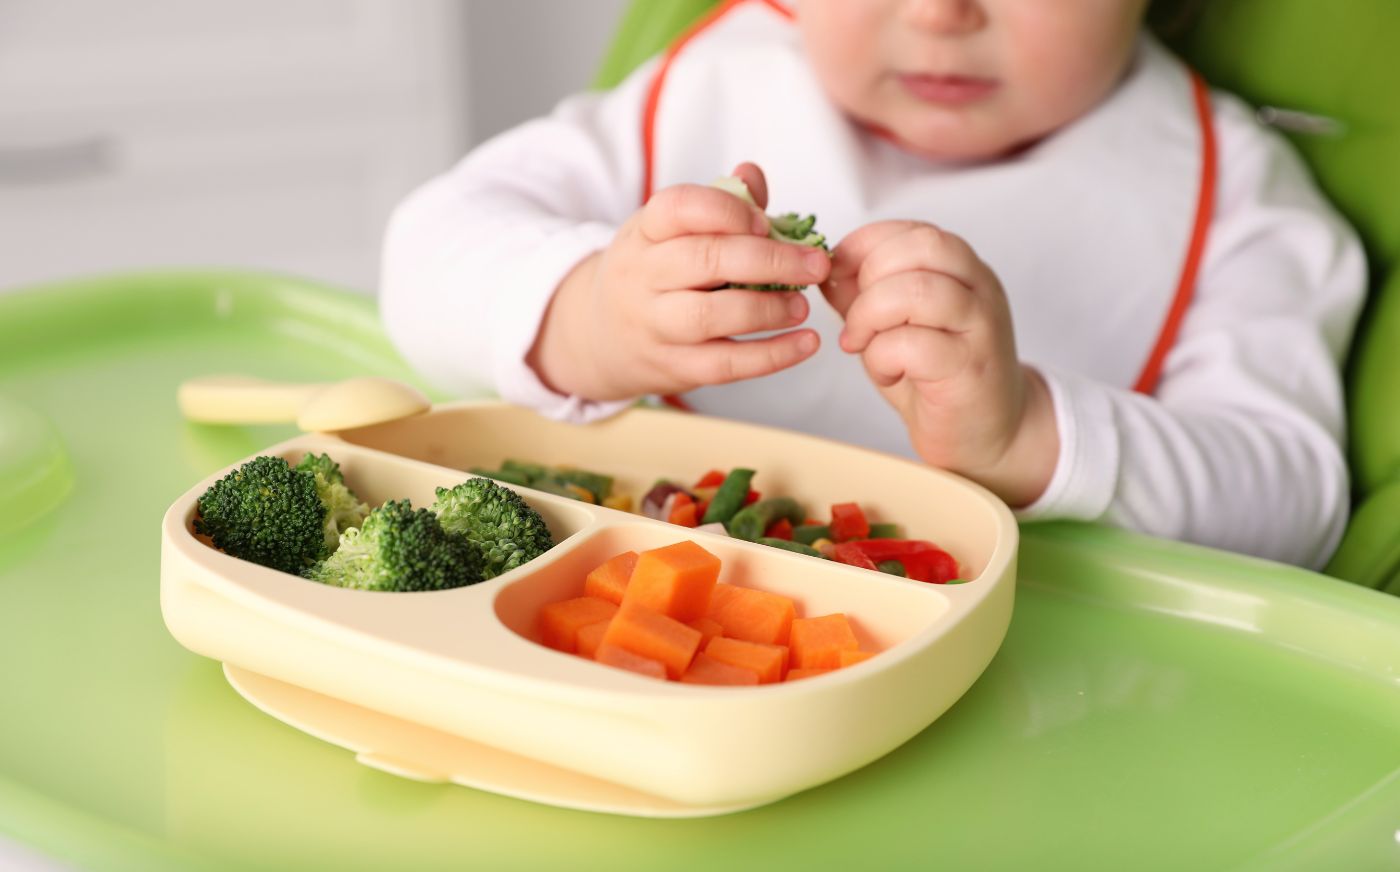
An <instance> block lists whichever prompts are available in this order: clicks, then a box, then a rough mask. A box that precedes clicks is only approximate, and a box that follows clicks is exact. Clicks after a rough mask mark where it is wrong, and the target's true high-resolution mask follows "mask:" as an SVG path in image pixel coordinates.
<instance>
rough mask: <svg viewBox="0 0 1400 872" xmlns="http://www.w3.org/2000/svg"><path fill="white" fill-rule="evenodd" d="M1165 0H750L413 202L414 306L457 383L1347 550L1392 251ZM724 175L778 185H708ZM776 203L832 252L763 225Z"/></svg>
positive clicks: (1027, 512) (1100, 515)
mask: <svg viewBox="0 0 1400 872" xmlns="http://www.w3.org/2000/svg"><path fill="white" fill-rule="evenodd" d="M1145 6H1146V0H1057V2H1055V3H1041V2H1031V0H802V2H801V3H799V4H797V5H796V6H795V7H789V6H787V5H784V4H781V3H779V2H777V0H732V2H729V3H726V4H724V5H723V6H722V7H720V8H719V9H718V10H717V12H716V13H715V14H713V15H712V16H710V18H708V19H707V20H706V21H705V22H703V23H702V24H701V25H699V26H698V27H697V28H694V29H692V31H691V32H690V33H689V34H688V35H687V36H686V37H684V38H683V39H682V40H681V41H680V42H678V43H677V44H676V45H675V46H673V47H672V49H671V50H670V51H669V52H668V53H667V54H666V55H664V56H663V57H661V58H658V59H655V60H653V61H652V62H651V63H649V64H647V65H646V66H644V67H643V68H642V69H640V70H638V71H637V72H636V73H635V74H633V75H632V76H631V77H630V78H629V79H628V80H627V81H625V82H624V83H623V84H622V85H620V86H619V87H617V88H616V89H614V90H613V91H611V92H609V93H606V94H586V95H582V96H579V97H575V98H573V99H570V100H568V101H565V102H564V103H563V104H561V105H560V107H559V108H558V109H557V110H556V111H555V112H554V114H553V115H551V116H550V117H548V118H545V119H540V120H536V121H533V122H530V123H528V124H525V125H523V126H521V127H519V128H517V129H516V130H513V131H510V132H508V133H506V134H504V135H502V136H500V137H497V138H496V139H494V140H492V141H490V142H488V143H486V144H485V145H483V146H481V147H480V148H478V149H477V150H476V151H475V152H473V153H472V154H471V155H469V156H468V157H467V158H466V159H465V160H464V161H462V163H461V164H459V165H458V166H457V167H456V168H455V169H453V170H452V171H451V172H450V173H448V174H447V175H445V176H443V177H441V178H439V179H436V180H434V181H432V182H430V183H429V184H428V185H426V186H425V187H424V188H422V189H421V190H419V191H418V192H416V193H415V194H414V195H413V196H412V197H410V198H409V199H408V200H407V201H406V202H405V203H404V204H403V205H402V206H401V207H400V208H399V210H398V211H397V212H396V214H395V216H394V218H393V220H392V222H391V225H390V229H389V233H388V240H387V245H386V251H385V262H384V277H383V278H384V281H383V288H382V308H383V313H384V318H385V322H386V324H387V325H388V329H389V331H390V334H391V336H393V338H394V340H395V342H396V343H397V344H398V346H399V348H400V349H401V350H402V351H403V353H404V354H405V355H406V356H407V357H408V358H409V360H410V361H411V362H413V363H414V364H415V365H416V366H417V367H418V368H419V369H420V370H422V371H423V372H424V373H425V374H426V375H428V376H429V377H431V378H433V379H434V380H436V381H437V382H439V383H440V384H441V385H443V386H445V387H447V388H448V389H451V390H455V391H459V392H470V391H480V390H482V389H484V388H485V389H494V390H496V391H497V392H499V393H500V394H501V396H503V397H504V398H506V399H508V400H511V401H514V402H517V403H521V404H524V405H528V406H530V407H533V408H535V409H537V410H538V411H540V412H541V413H543V414H546V415H549V416H551V417H556V418H562V419H567V420H574V421H587V420H592V419H596V418H598V417H601V416H605V415H608V414H612V413H614V412H616V411H617V410H619V409H621V408H623V407H624V406H626V405H627V404H629V403H630V402H632V401H634V400H635V399H636V398H638V397H641V396H644V395H649V394H655V395H672V396H674V395H683V397H682V398H681V399H679V400H676V402H677V403H683V404H684V405H687V406H688V407H691V408H694V409H695V410H697V411H700V412H704V413H709V414H716V415H722V416H726V417H731V418H739V419H745V420H751V421H757V422H761V423H768V424H774V425H779V426H785V427H789V428H793V429H800V430H804V431H807V432H812V433H817V434H820V435H824V436H828V437H831V438H835V439H841V440H844V441H848V442H852V443H857V444H861V445H866V446H870V447H873V448H878V449H882V450H886V451H892V452H897V453H900V454H904V455H906V456H910V457H914V458H917V459H920V460H922V461H924V462H926V463H929V464H932V465H935V466H938V467H941V468H944V469H949V470H952V471H954V472H957V473H959V474H961V475H964V476H966V477H968V478H970V479H972V480H974V481H977V482H980V483H981V484H983V485H984V486H986V487H987V488H989V489H991V490H992V491H993V492H995V493H996V494H998V495H999V496H1000V497H1002V498H1003V499H1004V500H1005V501H1006V502H1007V503H1008V504H1010V505H1011V506H1013V507H1016V508H1017V509H1018V510H1019V513H1020V514H1021V516H1022V517H1025V518H1078V519H1090V520H1101V521H1104V522H1107V523H1112V524H1117V525H1121V526H1125V527H1129V528H1133V529H1137V530H1142V531H1145V532H1148V533H1152V534H1155V535H1160V536H1166V537H1172V538H1178V539H1185V540H1189V541H1195V542H1200V543H1205V544H1210V545H1215V546H1218V547H1223V548H1229V549H1233V550H1237V551H1242V552H1247V553H1253V554H1258V555H1263V556H1268V557H1272V558H1275V559H1279V560H1284V561H1290V562H1294V563H1299V564H1304V565H1311V566H1318V565H1321V564H1322V563H1324V562H1325V561H1326V559H1327V557H1328V556H1329V555H1330V553H1331V551H1332V549H1333V548H1334V547H1335V546H1336V543H1337V541H1338V539H1339V537H1340V535H1341V531H1342V528H1343V526H1344V524H1345V521H1346V515H1347V505H1348V482H1347V472H1346V466H1345V463H1344V460H1343V456H1342V451H1341V448H1340V444H1341V439H1342V429H1343V422H1344V416H1343V407H1342V396H1341V388H1340V384H1339V377H1338V363H1337V362H1338V360H1339V358H1340V356H1341V354H1342V352H1343V350H1344V348H1345V345H1346V342H1347V340H1348V338H1349V336H1350V332H1351V329H1352V325H1353V321H1354V319H1355V317H1356V314H1357V310H1358V308H1359V305H1360V302H1361V299H1362V296H1363V291H1364V286H1365V267H1364V259H1363V255H1362V252H1361V249H1360V247H1359V244H1358V242H1357V240H1356V238H1355V237H1354V235H1353V234H1352V232H1351V231H1350V230H1349V229H1348V228H1347V226H1346V225H1345V224H1344V223H1343V222H1342V221H1341V220H1340V219H1339V218H1338V217H1337V215H1336V214H1335V213H1334V212H1333V211H1332V210H1331V209H1330V208H1329V207H1328V205H1327V204H1326V203H1325V201H1324V200H1323V199H1322V198H1321V197H1320V195H1319V194H1318V193H1317V191H1316V190H1315V188H1314V186H1313V185H1312V183H1311V182H1310V180H1309V178H1308V176H1307V174H1306V172H1305V170H1304V169H1303V167H1302V166H1301V164H1300V162H1299V161H1298V159H1297V158H1296V157H1295V156H1294V154H1293V153H1292V152H1291V150H1290V149H1289V148H1288V146H1287V144H1286V143H1285V142H1284V141H1283V140H1282V139H1281V138H1280V137H1278V136H1276V135H1274V134H1273V133H1271V132H1270V131H1267V130H1265V129H1262V128H1260V127H1259V126H1258V125H1257V124H1256V122H1255V121H1254V119H1253V116H1252V114H1251V113H1250V112H1249V111H1248V109H1247V107H1246V106H1245V105H1244V104H1243V103H1241V102H1240V101H1238V100H1236V99H1234V98H1232V97H1229V96H1227V95H1223V94H1218V93H1210V92H1209V91H1207V90H1206V88H1205V87H1204V85H1203V84H1202V83H1201V82H1200V81H1199V79H1197V78H1196V77H1195V76H1194V75H1193V74H1192V73H1191V71H1190V70H1189V69H1188V68H1186V67H1185V66H1184V65H1183V64H1182V63H1181V62H1180V61H1179V60H1177V59H1176V58H1174V57H1173V56H1172V55H1170V54H1169V53H1168V52H1167V51H1166V50H1165V49H1164V48H1163V47H1161V46H1160V45H1159V44H1158V43H1157V42H1156V41H1155V40H1154V39H1153V38H1152V37H1151V36H1149V35H1147V34H1146V33H1145V32H1144V30H1143V27H1142V19H1143V15H1144V11H1145ZM726 172H732V173H733V174H735V175H737V176H739V177H740V178H742V179H743V180H744V182H745V183H746V184H747V186H748V188H749V189H750V191H751V192H752V194H753V197H754V199H755V200H756V202H757V204H758V207H755V206H754V205H752V204H750V203H746V202H745V201H743V200H742V199H740V198H739V197H736V196H733V195H732V194H731V193H727V192H726V191H724V190H720V189H718V188H714V187H710V186H708V185H707V184H705V183H707V182H709V181H711V180H713V179H714V178H715V177H716V176H719V175H722V174H724V173H726ZM770 192H771V198H770ZM770 199H771V205H772V206H775V207H777V208H774V209H772V210H771V211H774V212H785V211H799V212H803V213H807V212H812V213H815V214H816V215H817V216H818V218H819V220H818V228H817V229H818V230H820V231H822V232H824V233H826V234H827V236H828V238H830V239H833V240H839V244H837V245H836V247H835V249H834V251H833V252H832V254H831V256H830V257H828V256H827V255H826V254H825V253H823V252H821V251H820V250H815V249H812V248H805V247H801V246H797V245H793V244H790V243H786V242H781V241H774V240H772V239H770V238H768V219H767V218H766V217H765V215H764V209H765V208H768V207H769V206H770ZM729 283H736V284H784V285H796V286H807V285H817V286H819V289H820V296H818V295H817V292H816V291H813V290H810V289H809V290H807V291H805V292H796V291H756V290H739V289H732V288H725V286H726V285H727V284H729ZM721 288H722V290H716V289H721ZM735 337H743V338H737V339H736V338H735Z"/></svg>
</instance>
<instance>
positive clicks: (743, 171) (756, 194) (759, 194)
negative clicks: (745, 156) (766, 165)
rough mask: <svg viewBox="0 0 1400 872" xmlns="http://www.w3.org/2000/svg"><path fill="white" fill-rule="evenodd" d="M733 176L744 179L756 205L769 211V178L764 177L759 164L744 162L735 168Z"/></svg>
mask: <svg viewBox="0 0 1400 872" xmlns="http://www.w3.org/2000/svg"><path fill="white" fill-rule="evenodd" d="M733 174H734V175H735V176H737V177H739V178H740V179H742V180H743V182H744V184H745V185H747V186H748V189H749V194H750V195H751V196H752V197H753V201H754V204H755V205H757V206H758V208H760V209H767V208H768V178H767V177H766V176H764V175H763V170H761V169H759V167H758V164H756V163H750V162H748V161H744V162H743V163H741V164H739V165H738V166H737V167H735V168H734V173H733Z"/></svg>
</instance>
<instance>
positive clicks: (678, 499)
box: [671, 491, 695, 509]
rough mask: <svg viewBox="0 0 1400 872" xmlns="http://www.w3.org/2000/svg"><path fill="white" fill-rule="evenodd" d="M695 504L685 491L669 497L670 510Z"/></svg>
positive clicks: (693, 499)
mask: <svg viewBox="0 0 1400 872" xmlns="http://www.w3.org/2000/svg"><path fill="white" fill-rule="evenodd" d="M694 503H695V498H694V497H692V496H691V495H690V494H688V493H686V492H685V491H676V492H675V493H674V494H672V495H671V508H672V509H674V508H676V507H678V506H689V505H693V504H694Z"/></svg>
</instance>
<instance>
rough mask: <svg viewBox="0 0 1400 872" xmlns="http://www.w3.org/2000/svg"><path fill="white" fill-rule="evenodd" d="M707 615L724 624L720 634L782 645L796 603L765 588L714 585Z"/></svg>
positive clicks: (795, 612) (795, 611)
mask: <svg viewBox="0 0 1400 872" xmlns="http://www.w3.org/2000/svg"><path fill="white" fill-rule="evenodd" d="M709 616H710V617H711V618H714V619H715V620H716V621H718V622H719V624H720V626H722V627H724V635H726V636H728V637H729V638H731V639H743V640H744V641H746V642H762V643H764V644H766V645H786V644H787V643H788V635H789V633H790V631H791V629H792V621H793V618H795V617H796V616H797V606H796V604H794V603H793V601H792V600H790V599H788V598H787V597H785V596H781V595H779V594H776V593H769V592H768V591H766V590H754V589H753V588H749V587H735V586H733V585H728V584H725V585H715V594H714V595H713V596H712V597H711V600H710V614H709Z"/></svg>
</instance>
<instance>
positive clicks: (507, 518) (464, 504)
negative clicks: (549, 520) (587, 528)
mask: <svg viewBox="0 0 1400 872" xmlns="http://www.w3.org/2000/svg"><path fill="white" fill-rule="evenodd" d="M433 511H434V512H435V513H437V516H438V518H440V519H441V520H442V526H443V527H444V528H445V529H446V530H448V531H449V532H452V533H460V534H462V535H463V536H466V537H467V538H468V539H470V540H471V541H472V542H473V543H475V544H476V546H477V547H478V548H480V549H481V558H482V573H483V574H484V576H485V577H486V578H495V577H496V576H498V575H500V574H501V573H503V572H507V571H509V570H511V569H514V568H515V567H517V566H520V565H521V564H523V563H526V562H528V561H530V560H533V559H535V558H536V557H538V556H540V555H541V554H543V553H544V552H546V551H548V550H549V549H550V548H552V547H553V546H554V539H553V538H552V537H551V536H550V535H549V527H548V526H546V525H545V522H544V518H541V517H540V514H539V512H536V511H535V510H534V509H533V508H531V507H530V506H529V504H528V503H526V502H525V501H524V500H523V499H521V498H520V494H517V493H516V492H515V491H513V490H511V489H510V488H507V487H502V486H500V485H498V484H496V483H495V482H494V481H492V480H491V479H489V478H473V479H469V480H467V481H465V482H463V483H461V484H459V485H457V486H456V487H454V488H451V489H450V490H449V489H448V488H443V487H440V488H438V489H437V501H436V502H435V503H433Z"/></svg>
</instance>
